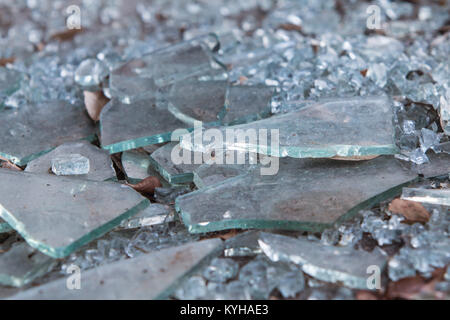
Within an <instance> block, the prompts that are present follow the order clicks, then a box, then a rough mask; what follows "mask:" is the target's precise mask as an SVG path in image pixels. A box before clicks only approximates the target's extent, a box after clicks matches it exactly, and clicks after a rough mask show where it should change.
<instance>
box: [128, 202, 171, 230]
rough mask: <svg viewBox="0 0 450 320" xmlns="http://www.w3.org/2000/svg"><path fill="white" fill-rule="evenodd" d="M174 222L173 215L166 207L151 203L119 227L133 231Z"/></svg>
mask: <svg viewBox="0 0 450 320" xmlns="http://www.w3.org/2000/svg"><path fill="white" fill-rule="evenodd" d="M172 221H174V214H173V211H172V209H171V208H170V207H169V206H168V205H164V204H160V203H152V204H151V205H149V206H148V207H147V208H145V209H143V210H141V211H140V212H138V213H137V214H136V215H134V216H133V217H131V218H130V219H128V220H125V221H122V222H121V223H120V226H121V227H122V228H125V229H135V228H141V227H148V226H153V225H156V224H162V223H168V222H172Z"/></svg>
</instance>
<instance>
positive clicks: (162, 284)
mask: <svg viewBox="0 0 450 320" xmlns="http://www.w3.org/2000/svg"><path fill="white" fill-rule="evenodd" d="M220 242H221V241H220V240H219V239H211V240H205V241H200V242H194V243H189V244H185V245H181V246H178V247H172V248H168V249H162V250H159V251H155V252H152V253H149V254H143V255H141V256H139V257H136V258H133V259H126V260H120V261H117V262H113V263H111V264H107V265H104V266H101V267H98V268H94V269H91V270H88V271H84V272H83V273H82V282H81V288H80V289H79V290H68V289H67V278H66V277H64V278H62V279H58V280H55V281H53V282H50V283H47V284H44V285H41V286H39V287H36V288H31V289H29V290H26V291H23V292H21V293H19V294H17V295H15V296H13V297H11V299H18V300H23V299H33V300H34V299H63V300H66V299H105V300H125V299H126V300H128V299H133V300H134V299H136V300H137V299H139V300H141V299H145V300H147V299H166V298H167V297H168V296H169V295H170V294H171V293H172V292H173V291H174V288H176V286H177V285H178V284H179V283H180V281H181V279H183V278H184V277H186V276H188V275H189V274H191V270H192V269H193V268H194V269H195V268H196V266H197V265H198V264H199V263H201V262H202V260H203V259H204V258H206V257H207V256H209V255H211V254H213V253H214V251H215V250H216V249H217V247H219V246H220Z"/></svg>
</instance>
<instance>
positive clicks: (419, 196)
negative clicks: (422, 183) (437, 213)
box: [402, 188, 450, 206]
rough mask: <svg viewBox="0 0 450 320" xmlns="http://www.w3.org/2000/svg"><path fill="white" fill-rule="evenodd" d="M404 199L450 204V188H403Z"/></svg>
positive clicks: (443, 204)
mask: <svg viewBox="0 0 450 320" xmlns="http://www.w3.org/2000/svg"><path fill="white" fill-rule="evenodd" d="M402 199H405V200H410V201H416V202H422V203H430V204H437V205H442V206H450V189H424V188H403V192H402Z"/></svg>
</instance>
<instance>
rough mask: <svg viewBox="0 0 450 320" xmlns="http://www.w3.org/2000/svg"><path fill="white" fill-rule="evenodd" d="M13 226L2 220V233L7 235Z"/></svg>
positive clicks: (0, 227)
mask: <svg viewBox="0 0 450 320" xmlns="http://www.w3.org/2000/svg"><path fill="white" fill-rule="evenodd" d="M11 230H12V228H11V226H10V225H9V224H8V223H6V222H5V220H3V219H2V218H0V233H5V232H9V231H11Z"/></svg>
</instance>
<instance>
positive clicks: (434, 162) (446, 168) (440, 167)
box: [414, 153, 450, 178]
mask: <svg viewBox="0 0 450 320" xmlns="http://www.w3.org/2000/svg"><path fill="white" fill-rule="evenodd" d="M427 157H428V158H429V160H430V161H429V162H427V163H423V164H419V165H414V170H416V171H417V172H418V173H420V174H421V175H423V176H424V177H425V178H433V177H439V176H444V175H448V174H449V173H450V154H448V153H437V154H436V153H429V154H427Z"/></svg>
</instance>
